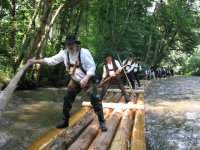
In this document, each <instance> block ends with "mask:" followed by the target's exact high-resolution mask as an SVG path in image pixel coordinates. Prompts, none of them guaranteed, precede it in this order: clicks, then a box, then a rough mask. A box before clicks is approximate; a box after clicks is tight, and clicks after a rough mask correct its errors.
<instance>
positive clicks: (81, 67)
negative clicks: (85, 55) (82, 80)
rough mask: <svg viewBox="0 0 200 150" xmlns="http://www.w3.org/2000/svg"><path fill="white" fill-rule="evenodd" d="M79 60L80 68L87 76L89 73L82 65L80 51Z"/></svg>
mask: <svg viewBox="0 0 200 150" xmlns="http://www.w3.org/2000/svg"><path fill="white" fill-rule="evenodd" d="M78 59H79V67H80V69H81V71H83V73H84V74H86V73H87V72H86V71H85V69H83V65H82V63H81V50H80V53H79V56H78Z"/></svg>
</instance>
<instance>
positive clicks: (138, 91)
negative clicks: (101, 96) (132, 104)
mask: <svg viewBox="0 0 200 150" xmlns="http://www.w3.org/2000/svg"><path fill="white" fill-rule="evenodd" d="M133 91H134V93H136V94H137V93H144V90H133ZM107 92H115V93H119V92H121V90H120V89H108V90H107ZM126 92H127V93H132V90H131V89H127V90H126Z"/></svg>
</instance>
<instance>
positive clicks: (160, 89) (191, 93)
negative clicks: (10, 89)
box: [0, 76, 200, 150]
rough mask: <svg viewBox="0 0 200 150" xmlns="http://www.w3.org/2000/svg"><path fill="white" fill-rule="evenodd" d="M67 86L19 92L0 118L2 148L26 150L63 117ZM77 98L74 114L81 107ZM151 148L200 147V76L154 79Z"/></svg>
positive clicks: (148, 113)
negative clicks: (63, 101)
mask: <svg viewBox="0 0 200 150" xmlns="http://www.w3.org/2000/svg"><path fill="white" fill-rule="evenodd" d="M65 91H66V89H65V88H59V89H58V88H45V89H44V88H41V89H37V90H32V91H17V92H15V93H14V95H13V97H12V99H11V100H10V102H9V104H8V106H7V109H6V111H5V113H4V115H3V117H2V118H1V120H0V149H1V150H23V149H26V147H27V146H28V145H30V144H31V143H32V142H33V141H34V140H36V139H38V138H39V137H41V136H42V135H44V134H45V133H47V132H48V131H49V130H50V129H52V128H54V127H55V125H56V124H57V123H58V122H59V121H60V120H61V119H62V99H63V96H64V94H65ZM81 103H82V102H81V101H80V100H76V101H75V103H74V105H73V110H72V113H74V112H76V111H78V110H79V109H80V108H81ZM145 121H146V126H145V127H146V138H147V144H148V149H149V150H172V149H175V150H179V149H181V150H182V149H183V150H199V149H200V77H189V76H176V77H173V78H169V79H162V80H161V81H154V82H152V84H151V85H150V86H149V88H148V90H147V92H146V97H145Z"/></svg>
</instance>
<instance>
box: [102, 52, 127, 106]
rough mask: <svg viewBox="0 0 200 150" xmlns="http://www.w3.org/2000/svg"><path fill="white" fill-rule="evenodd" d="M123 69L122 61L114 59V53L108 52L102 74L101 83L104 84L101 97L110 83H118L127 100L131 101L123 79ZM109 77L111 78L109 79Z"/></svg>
mask: <svg viewBox="0 0 200 150" xmlns="http://www.w3.org/2000/svg"><path fill="white" fill-rule="evenodd" d="M122 69H123V67H121V65H120V63H119V62H118V61H117V60H114V59H113V56H112V54H110V53H107V54H106V64H105V65H104V66H103V75H102V80H101V82H100V85H102V93H101V99H102V98H103V96H104V95H105V93H106V92H107V90H108V88H109V86H110V84H116V85H117V86H118V87H119V88H120V89H121V91H122V94H123V95H124V98H125V101H126V102H129V101H130V98H129V96H128V94H127V92H126V90H125V87H124V85H123V83H122V81H121V77H120V72H121V71H122ZM108 78H110V79H109V80H107V79H108ZM106 80H107V81H106ZM104 81H106V82H104Z"/></svg>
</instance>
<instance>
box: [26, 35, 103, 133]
mask: <svg viewBox="0 0 200 150" xmlns="http://www.w3.org/2000/svg"><path fill="white" fill-rule="evenodd" d="M80 43H81V42H80V41H77V39H76V37H75V36H74V35H69V36H67V38H66V47H67V48H66V49H65V50H61V51H60V52H59V53H58V54H56V55H54V56H52V57H48V58H44V59H39V60H28V62H29V63H30V64H36V63H38V64H47V65H56V64H58V63H60V62H64V64H65V66H66V70H67V71H68V73H69V74H71V80H70V82H69V84H68V88H67V94H66V95H65V96H64V103H63V115H64V120H63V122H61V123H59V124H58V125H57V126H56V127H57V128H66V127H68V126H69V118H70V113H69V112H70V110H71V108H72V103H73V102H74V100H75V98H76V95H77V94H78V93H79V92H80V91H81V90H82V89H84V90H85V91H86V92H88V95H89V97H90V99H91V104H92V106H93V109H94V111H95V113H96V114H97V116H98V120H99V123H100V127H101V130H102V131H107V127H106V122H105V119H104V115H103V108H102V102H101V99H100V97H99V96H98V93H97V90H96V88H95V83H94V81H93V80H92V77H93V76H94V75H95V70H96V65H95V62H94V60H93V57H92V55H91V53H90V51H89V50H88V49H85V48H78V46H79V44H80ZM77 59H78V64H77V63H76V62H77ZM75 64H77V65H75ZM74 66H76V67H74ZM74 70H75V71H74ZM73 72H74V73H73Z"/></svg>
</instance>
